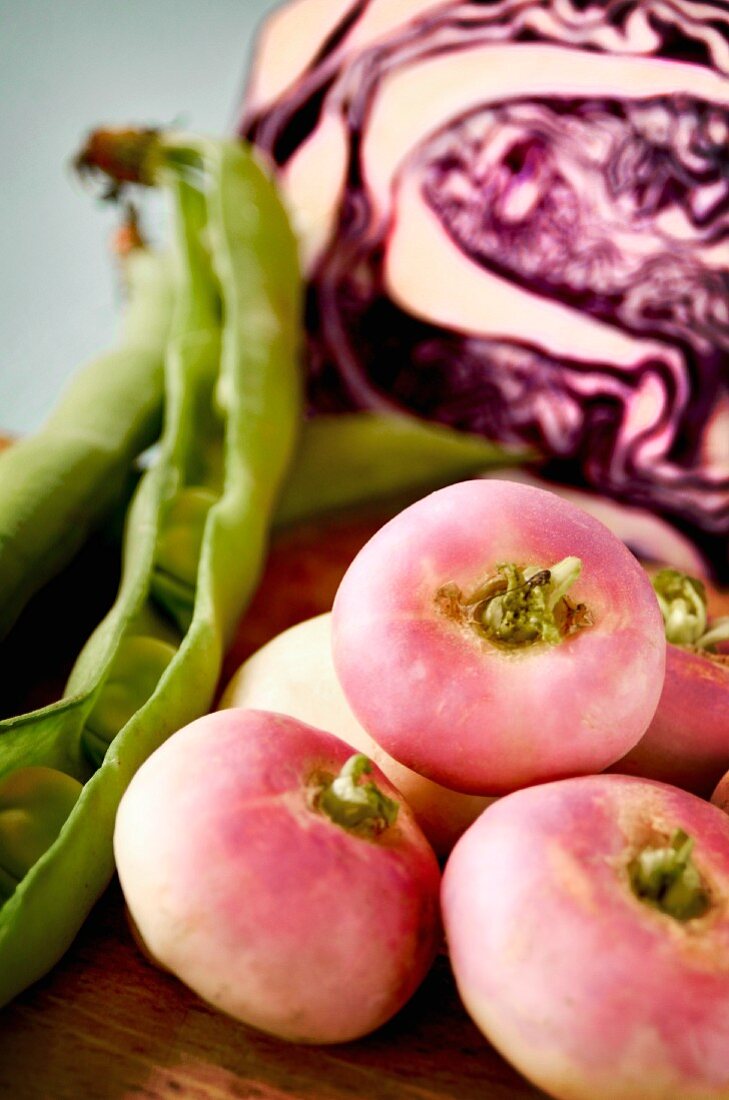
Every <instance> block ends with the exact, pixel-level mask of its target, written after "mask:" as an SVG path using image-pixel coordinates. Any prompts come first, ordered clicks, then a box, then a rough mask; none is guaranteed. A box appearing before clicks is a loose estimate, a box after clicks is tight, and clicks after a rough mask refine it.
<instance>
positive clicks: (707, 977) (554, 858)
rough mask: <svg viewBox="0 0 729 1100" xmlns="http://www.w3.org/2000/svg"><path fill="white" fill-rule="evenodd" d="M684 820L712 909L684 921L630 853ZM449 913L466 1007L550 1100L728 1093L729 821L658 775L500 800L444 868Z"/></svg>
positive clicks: (603, 779) (689, 1099) (643, 1099)
mask: <svg viewBox="0 0 729 1100" xmlns="http://www.w3.org/2000/svg"><path fill="white" fill-rule="evenodd" d="M677 828H681V829H683V830H684V831H685V832H686V833H688V834H689V836H691V837H692V838H693V839H694V841H695V848H694V856H695V863H696V866H697V867H698V869H699V871H700V873H701V875H702V878H703V879H704V880H705V882H706V883H707V884H708V888H709V890H710V897H711V907H710V909H709V910H708V912H707V913H706V914H705V915H704V916H702V917H699V918H696V919H693V920H689V921H679V920H676V919H675V918H673V917H671V916H668V915H666V914H664V913H662V912H659V911H658V910H656V909H654V908H653V907H651V906H650V905H647V904H646V903H645V902H643V901H641V900H640V899H638V898H637V897H636V896H635V895H634V894H633V892H632V890H631V887H630V882H629V878H628V870H627V864H628V862H629V860H630V859H631V858H632V856H633V855H634V854H635V853H636V852H637V850H639V849H640V848H642V847H644V846H645V845H646V844H650V843H651V842H652V841H653V838H654V837H655V836H656V835H657V834H661V835H665V836H669V835H670V834H671V833H672V832H673V831H674V830H675V829H677ZM441 898H442V907H443V919H444V923H445V928H446V935H447V938H448V944H449V950H450V956H451V961H452V964H453V969H454V972H455V975H456V980H457V982H458V986H459V991H460V993H461V996H462V998H463V1000H464V1003H465V1004H466V1007H467V1008H468V1011H469V1012H470V1014H471V1015H472V1017H473V1018H474V1020H475V1021H476V1023H477V1024H478V1026H479V1027H480V1028H481V1030H482V1031H483V1032H484V1034H485V1035H486V1036H487V1038H488V1039H489V1040H490V1041H491V1042H492V1043H493V1044H494V1046H496V1047H497V1049H499V1050H500V1051H501V1053H502V1054H504V1056H505V1057H506V1058H508V1059H509V1060H510V1061H511V1062H512V1063H513V1064H514V1065H515V1066H516V1067H517V1068H518V1069H519V1070H520V1071H521V1072H522V1073H524V1074H525V1075H526V1076H527V1077H528V1078H529V1079H530V1080H532V1081H533V1082H534V1083H535V1084H537V1085H538V1086H539V1087H540V1088H542V1089H544V1090H545V1091H547V1092H548V1093H549V1094H550V1095H552V1096H554V1097H557V1098H559V1100H678V1098H679V1097H680V1100H726V1098H727V1097H729V1059H727V1050H729V912H728V906H727V903H728V902H729V819H727V817H726V816H724V815H723V814H721V813H720V812H718V811H717V810H716V808H715V807H713V806H711V805H709V804H708V803H706V802H704V801H703V800H701V799H698V798H696V797H695V796H693V795H691V794H688V793H687V792H685V791H680V790H677V789H676V788H673V787H670V786H668V785H666V784H662V783H656V782H651V781H648V780H640V779H635V778H633V777H625V776H618V775H602V776H590V777H584V778H577V779H569V780H563V781H561V782H556V783H550V784H546V785H543V786H540V787H534V788H530V789H528V790H524V791H519V792H517V793H515V794H512V795H509V796H508V797H506V798H504V799H501V800H500V801H499V802H498V803H496V804H495V805H494V806H492V807H490V808H489V809H488V810H487V811H486V813H485V814H483V815H482V817H481V818H479V820H478V821H477V822H476V823H475V824H474V825H473V826H471V828H470V829H469V830H468V831H467V832H466V833H465V834H464V836H463V837H462V838H461V839H460V840H459V842H458V844H457V845H456V847H455V848H454V850H453V853H452V854H451V857H450V859H449V861H448V864H447V866H446V870H445V874H444V880H443V888H442V894H441Z"/></svg>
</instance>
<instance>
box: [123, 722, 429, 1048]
mask: <svg viewBox="0 0 729 1100" xmlns="http://www.w3.org/2000/svg"><path fill="white" fill-rule="evenodd" d="M370 768H371V765H370V764H369V763H368V761H367V760H366V758H365V757H363V756H353V755H352V753H351V750H350V748H349V747H348V746H347V745H345V744H343V743H342V742H341V741H339V740H338V739H337V738H335V737H332V736H331V735H330V734H327V733H323V732H321V731H319V730H315V729H313V728H312V727H310V726H306V725H304V723H302V722H298V721H296V720H295V719H293V718H288V717H284V716H283V715H277V714H273V713H267V712H263V711H253V710H226V711H221V712H219V713H217V714H213V715H208V716H207V717H204V718H201V719H198V720H197V721H196V722H193V723H192V724H191V725H189V726H187V727H186V728H185V729H183V730H181V731H180V732H179V733H177V734H175V735H174V736H173V737H172V738H171V739H170V740H169V741H167V742H166V743H165V744H164V745H163V746H162V747H161V748H160V749H159V750H158V751H157V752H156V753H154V754H153V756H152V757H150V759H149V760H148V761H147V762H146V763H145V764H144V765H143V766H142V768H141V769H140V770H139V772H138V773H137V774H136V776H135V778H134V779H133V781H132V783H131V785H130V787H129V789H128V791H127V793H126V794H125V796H124V798H123V799H122V803H121V806H120V809H119V813H118V818H117V824H116V831H115V837H114V848H115V854H116V859H117V866H118V869H119V877H120V880H121V884H122V887H123V890H124V894H125V897H126V900H127V904H128V906H129V910H130V914H131V917H132V919H133V921H134V922H135V925H136V927H137V929H138V932H139V935H140V937H141V940H142V942H143V944H144V945H145V946H146V948H147V950H148V951H149V953H150V954H151V955H152V957H153V958H155V959H157V960H158V961H159V962H160V963H161V964H162V965H163V966H165V967H167V968H168V969H169V970H171V971H172V972H173V973H175V974H177V975H178V976H179V977H180V978H181V979H182V980H183V981H184V982H186V983H187V984H188V985H189V986H191V987H192V989H194V990H195V991H196V992H197V993H198V994H199V995H200V996H201V997H203V998H205V1000H207V1001H209V1002H210V1003H211V1004H213V1005H215V1006H216V1007H218V1008H220V1009H222V1010H223V1011H225V1012H228V1013H230V1014H231V1015H233V1016H235V1017H237V1018H238V1019H240V1020H243V1021H244V1022H246V1023H248V1024H251V1025H253V1026H254V1027H257V1028H261V1029H262V1030H264V1031H268V1032H271V1033H272V1034H274V1035H278V1036H280V1037H282V1038H285V1039H290V1040H295V1041H299V1042H308V1043H334V1042H344V1041H347V1040H350V1039H355V1038H357V1037H359V1036H361V1035H364V1034H365V1033H367V1032H369V1031H371V1030H373V1029H374V1028H376V1027H378V1026H379V1025H380V1024H382V1023H383V1022H384V1021H385V1020H387V1019H388V1018H389V1017H390V1016H392V1015H393V1014H394V1013H395V1012H396V1011H397V1010H398V1009H399V1008H401V1006H402V1005H403V1004H404V1003H405V1001H406V1000H407V999H408V998H409V997H410V995H411V994H412V993H413V991H414V990H415V989H416V987H417V986H418V984H419V983H420V981H421V980H422V978H423V977H424V975H425V973H426V972H427V970H428V968H429V966H430V964H431V962H432V959H433V957H434V954H435V950H436V946H437V942H438V929H439V918H438V889H439V880H440V873H439V868H438V863H437V860H436V858H435V855H434V853H433V851H432V849H431V848H430V846H429V844H428V843H427V841H426V840H425V838H424V836H423V834H422V833H421V831H420V829H419V828H418V826H417V825H416V823H415V821H414V819H413V817H412V814H411V812H410V810H409V809H408V807H407V806H406V804H405V803H404V802H403V801H402V799H401V797H400V796H399V795H398V794H397V793H396V792H395V790H394V788H393V787H391V786H390V784H389V783H388V782H387V780H386V779H385V778H384V776H383V775H382V774H381V773H380V772H379V771H378V770H377V769H375V768H372V773H371V775H370V776H368V775H367V774H366V773H367V771H368V770H369V769H370Z"/></svg>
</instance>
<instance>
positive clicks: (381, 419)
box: [276, 412, 537, 526]
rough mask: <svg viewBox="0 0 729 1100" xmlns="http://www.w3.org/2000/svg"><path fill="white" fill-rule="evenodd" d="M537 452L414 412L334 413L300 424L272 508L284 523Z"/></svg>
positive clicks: (421, 487)
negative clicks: (433, 421)
mask: <svg viewBox="0 0 729 1100" xmlns="http://www.w3.org/2000/svg"><path fill="white" fill-rule="evenodd" d="M536 457H537V456H536V453H529V452H527V451H525V450H523V449H522V450H517V449H516V448H508V447H504V446H501V445H500V444H497V443H492V442H491V441H490V440H488V439H484V438H483V437H482V436H476V435H469V434H468V433H466V432H461V431H457V430H455V429H453V428H448V427H446V426H445V425H443V424H428V423H426V422H425V421H423V420H417V419H416V418H415V417H413V416H405V415H402V416H400V415H397V416H396V415H392V414H383V413H373V412H352V413H337V414H336V415H331V416H316V417H314V418H313V419H312V420H309V421H307V423H306V424H305V426H304V430H303V433H302V439H301V443H300V446H299V450H298V454H297V460H296V464H295V466H294V468H293V469H292V471H291V475H290V477H289V478H288V479H287V481H286V486H285V488H284V492H283V494H282V497H281V500H280V502H279V506H278V509H277V511H276V524H277V525H280V526H285V525H286V524H290V523H297V522H300V521H302V520H307V519H311V518H312V517H313V516H317V515H321V514H322V513H323V512H330V511H336V510H337V509H340V508H351V507H353V506H355V505H359V504H366V503H368V502H370V501H374V500H380V499H383V498H387V497H393V496H398V495H400V494H404V493H416V492H424V491H425V490H427V489H434V488H436V487H438V486H440V485H448V484H450V483H451V482H453V481H457V480H458V479H459V478H465V477H473V476H475V475H477V474H479V473H481V472H482V471H484V470H493V469H497V468H498V467H504V466H514V465H515V464H522V463H524V462H529V461H534V460H535V459H536Z"/></svg>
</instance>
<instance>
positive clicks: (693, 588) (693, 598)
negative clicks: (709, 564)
mask: <svg viewBox="0 0 729 1100" xmlns="http://www.w3.org/2000/svg"><path fill="white" fill-rule="evenodd" d="M653 588H654V590H655V593H656V599H657V600H658V605H659V607H660V609H661V614H662V615H663V622H664V623H665V627H666V640H667V641H669V642H671V643H672V644H673V645H683V646H693V647H694V648H696V649H704V650H710V649H712V648H713V647H714V646H716V645H718V644H719V642H726V641H729V616H724V617H723V618H721V619H715V620H714V621H713V622H712V623H711V624H709V622H708V616H707V610H706V589H705V588H704V585H703V584H702V583H701V581H700V580H698V578H696V577H689V576H688V575H687V574H686V573H680V572H679V571H678V570H677V569H661V570H660V572H659V573H656V575H655V577H654V578H653Z"/></svg>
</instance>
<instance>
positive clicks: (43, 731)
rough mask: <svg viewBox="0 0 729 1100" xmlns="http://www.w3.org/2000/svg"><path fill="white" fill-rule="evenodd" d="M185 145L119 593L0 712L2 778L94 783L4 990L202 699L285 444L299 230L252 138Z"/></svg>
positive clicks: (50, 859) (86, 878)
mask: <svg viewBox="0 0 729 1100" xmlns="http://www.w3.org/2000/svg"><path fill="white" fill-rule="evenodd" d="M186 151H187V153H188V154H189V157H188V161H189V160H192V159H193V155H194V156H196V157H197V158H198V164H199V169H200V170H201V171H202V173H203V174H204V180H203V184H204V193H203V192H201V191H199V190H197V189H196V188H195V187H194V186H192V185H191V184H190V183H188V182H186V180H185V179H184V178H182V176H183V175H184V173H182V172H180V171H178V170H177V169H176V167H175V165H174V163H173V161H170V162H169V163H168V162H164V178H165V182H166V183H167V184H168V186H169V188H170V189H171V190H172V192H173V193H174V196H175V198H176V208H177V215H178V217H177V242H178V243H177V267H178V278H177V282H176V294H175V308H174V314H173V322H172V331H171V334H170V340H169V344H168V349H167V357H166V392H167V400H166V415H165V428H164V434H163V438H162V443H161V446H160V450H159V454H158V457H157V461H156V462H155V464H154V465H153V466H152V468H151V469H150V470H149V471H148V473H146V474H145V475H144V477H143V478H142V481H141V483H140V485H139V488H138V491H137V493H136V495H135V498H134V500H133V503H132V506H131V509H130V514H129V517H128V521H127V525H126V531H125V540H124V551H123V557H124V562H123V572H122V581H121V586H120V590H119V594H118V597H117V601H116V603H115V605H114V607H113V608H112V610H111V612H110V613H109V615H108V616H107V618H106V619H105V620H104V621H103V622H102V623H101V624H100V625H99V627H98V629H97V630H96V631H95V633H94V634H93V635H92V637H91V638H90V640H89V642H88V643H87V645H86V647H85V648H84V651H83V652H82V653H81V655H80V657H79V660H78V662H77V664H76V667H75V668H74V671H73V673H72V676H71V678H70V680H69V684H68V687H67V697H66V698H65V699H64V700H62V701H61V702H60V703H59V704H56V705H55V706H54V707H50V708H46V710H45V711H41V712H36V713H35V714H31V715H23V716H19V717H18V718H16V719H10V720H7V721H6V722H3V723H0V776H2V775H3V774H8V773H9V772H12V771H13V770H14V769H19V768H23V767H27V766H28V765H29V764H46V765H50V766H52V767H57V768H59V769H60V770H63V771H67V772H68V773H69V774H72V775H76V776H77V777H78V778H80V779H85V780H86V781H85V783H84V786H83V790H82V792H81V795H80V797H79V799H78V801H77V802H76V804H75V806H74V808H73V809H72V811H71V813H70V814H69V816H68V818H67V819H66V820H65V823H64V824H63V826H62V828H61V831H60V834H59V836H58V838H57V839H56V841H55V842H54V843H53V844H52V845H51V846H50V847H49V848H48V850H47V851H45V852H44V853H43V854H42V855H41V857H40V858H39V859H38V860H37V862H36V863H34V865H33V866H32V868H31V869H30V870H29V871H28V873H27V874H26V875H25V876H24V877H23V878H22V880H21V881H20V882H19V884H18V885H17V886H16V888H15V889H14V891H13V892H12V894H11V896H10V897H9V899H8V900H7V901H6V902H5V904H4V905H3V906H2V908H0V1004H2V1003H4V1002H5V1001H7V1000H8V999H9V998H11V997H12V996H14V995H15V993H17V992H18V991H19V990H20V989H22V988H24V987H25V986H26V985H28V984H29V983H30V982H31V981H33V980H35V978H37V977H39V976H40V975H41V974H43V973H44V972H45V971H46V970H47V969H48V968H49V967H50V966H52V965H53V963H54V962H55V961H56V960H57V959H58V958H59V957H60V955H61V954H62V953H63V951H64V950H65V949H66V948H67V947H68V945H69V943H70V942H71V940H72V938H73V936H74V935H75V933H76V932H77V930H78V928H79V927H80V925H81V923H82V921H83V919H84V918H85V916H86V914H87V913H88V910H89V909H90V907H91V905H92V904H93V902H94V900H95V899H96V898H97V897H98V895H99V893H100V892H101V890H103V888H104V886H105V885H106V883H107V882H108V880H109V878H110V876H111V874H112V871H113V859H112V848H111V838H112V833H113V825H114V817H115V813H116V807H117V805H118V801H119V799H120V797H121V795H122V793H123V791H124V789H125V787H126V785H127V783H128V782H129V780H130V779H131V777H132V775H133V774H134V772H135V771H136V769H137V768H138V767H139V765H140V764H141V763H142V762H143V760H144V759H145V758H146V757H147V756H148V755H149V753H150V752H152V751H153V750H154V749H155V748H156V747H157V746H158V745H159V744H160V743H161V742H162V741H163V740H164V739H165V738H166V737H167V736H168V735H169V734H170V733H171V732H173V731H174V730H175V729H177V728H179V727H180V726H182V725H184V724H185V723H186V722H188V721H190V720H191V719H192V718H194V717H195V716H197V715H198V714H201V713H203V712H204V711H205V710H207V709H208V707H209V706H210V704H211V702H212V698H213V694H214V691H215V687H216V683H217V679H218V676H219V673H220V667H221V662H222V656H223V653H224V650H225V647H226V646H227V644H228V642H229V641H230V638H231V635H232V632H233V630H234V627H235V624H236V622H237V620H238V618H239V616H240V613H241V611H242V609H243V607H244V605H245V602H246V600H247V599H248V597H249V596H250V594H251V593H252V591H253V589H254V587H255V584H256V581H257V577H258V573H259V571H260V568H261V565H262V558H263V553H264V547H265V540H266V533H267V529H268V527H269V525H270V520H271V516H272V513H273V510H274V507H275V501H276V498H277V494H278V491H279V488H280V485H281V481H282V478H283V476H284V473H285V471H286V468H287V465H288V462H289V460H290V456H291V454H292V451H293V446H294V441H295V436H296V429H297V424H298V420H299V416H300V398H299V378H298V367H297V361H296V359H297V350H298V332H299V312H300V288H299V275H298V267H297V263H296V246H295V242H294V239H293V235H292V233H291V230H290V228H289V226H288V221H287V219H286V216H285V213H284V211H283V207H282V206H281V203H280V201H279V199H278V197H277V195H276V192H275V190H274V189H273V187H272V185H271V183H270V182H269V180H268V178H267V177H266V176H265V174H264V173H263V172H262V170H261V169H260V168H259V167H258V165H257V164H256V162H255V160H254V159H253V157H252V156H251V155H250V153H249V152H248V151H247V150H246V149H244V148H241V147H238V146H234V145H232V144H227V143H224V144H222V145H220V146H218V145H215V144H213V143H206V144H205V149H204V156H203V155H201V154H200V153H199V151H198V149H197V148H196V147H193V149H192V150H189V149H187V150H186ZM272 239H273V240H275V241H277V248H276V249H275V250H270V249H269V248H268V242H269V241H270V240H272ZM221 318H222V326H221ZM221 395H224V399H223V400H221ZM191 501H192V502H193V503H192V504H191ZM185 522H187V523H188V524H189V528H188V529H187V530H185V529H184V526H185ZM196 556H197V558H198V562H197V569H196V568H195V561H194V559H195V557H196ZM162 575H167V576H171V577H173V579H175V580H176V581H177V582H179V585H180V587H181V588H182V587H184V589H185V597H186V600H187V614H186V616H180V615H178V614H176V613H175V608H171V607H170V604H169V600H168V599H167V598H166V596H165V592H164V591H163V590H161V589H160V586H159V583H158V581H159V577H160V576H162ZM178 594H179V593H178ZM188 618H189V628H187V629H184V628H185V627H186V626H187V622H188ZM117 727H118V728H117Z"/></svg>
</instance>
